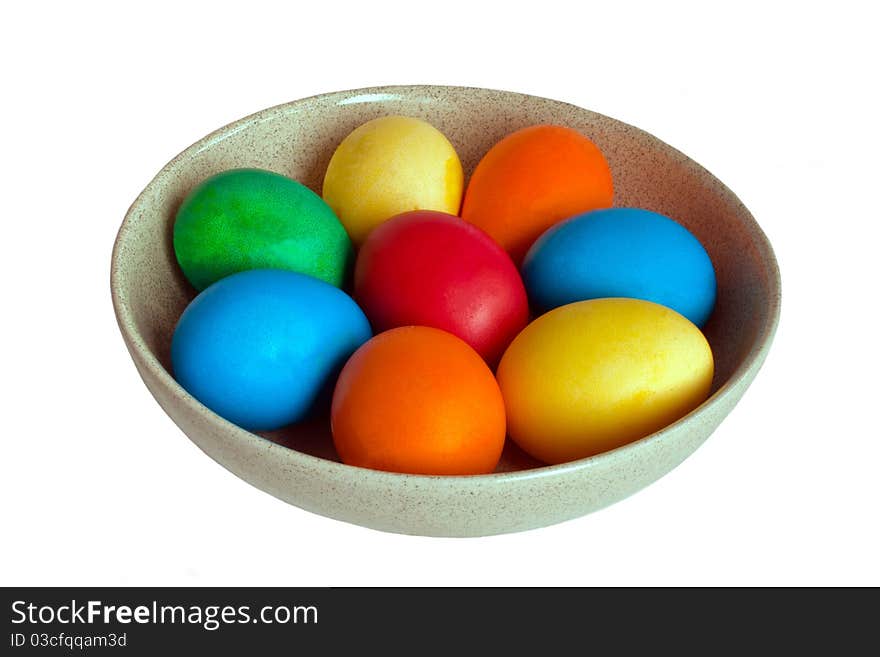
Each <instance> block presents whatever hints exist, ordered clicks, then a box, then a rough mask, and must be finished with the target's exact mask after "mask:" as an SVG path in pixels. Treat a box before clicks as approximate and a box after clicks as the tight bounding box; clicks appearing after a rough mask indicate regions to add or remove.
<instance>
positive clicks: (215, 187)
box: [174, 169, 354, 290]
mask: <svg viewBox="0 0 880 657" xmlns="http://www.w3.org/2000/svg"><path fill="white" fill-rule="evenodd" d="M174 252H175V255H176V256H177V261H178V263H179V264H180V268H181V269H182V270H183V273H184V275H185V276H186V278H187V279H188V280H189V282H190V283H192V285H193V287H195V288H196V289H197V290H203V289H205V288H206V287H208V286H209V285H211V284H212V283H214V282H216V281H218V280H220V279H221V278H224V277H225V276H229V275H230V274H234V273H236V272H240V271H247V270H249V269H265V268H271V269H288V270H290V271H296V272H300V273H302V274H308V275H309V276H314V277H316V278H319V279H321V280H323V281H326V282H327V283H330V284H331V285H335V286H337V287H339V286H342V285H343V284H344V282H345V280H346V276H347V274H348V272H349V269H350V266H351V263H352V261H353V259H354V252H353V249H352V245H351V241H350V240H349V239H348V235H347V234H346V232H345V229H344V228H343V227H342V224H340V223H339V220H338V219H337V218H336V215H334V214H333V210H331V209H330V207H329V206H328V205H327V204H326V203H324V201H323V200H322V199H321V197H320V196H318V195H317V194H315V193H314V192H313V191H312V190H310V189H309V188H308V187H306V186H305V185H302V184H300V183H298V182H297V181H295V180H292V179H291V178H287V177H286V176H282V175H280V174H277V173H273V172H272V171H265V170H262V169H231V170H229V171H224V172H222V173H218V174H217V175H215V176H212V177H210V178H208V179H207V180H205V181H203V182H202V183H201V184H200V185H198V186H197V187H196V188H195V189H193V190H192V191H191V192H190V193H189V194H188V195H187V197H186V198H185V199H184V201H183V203H182V204H181V206H180V208H179V209H178V211H177V215H176V218H175V221H174Z"/></svg>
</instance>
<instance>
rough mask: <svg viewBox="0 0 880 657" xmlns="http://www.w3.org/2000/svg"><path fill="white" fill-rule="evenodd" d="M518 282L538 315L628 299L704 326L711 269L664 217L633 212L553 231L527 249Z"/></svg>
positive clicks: (606, 213) (586, 217)
mask: <svg viewBox="0 0 880 657" xmlns="http://www.w3.org/2000/svg"><path fill="white" fill-rule="evenodd" d="M522 275H523V281H524V282H525V285H526V290H527V291H528V293H529V300H530V301H531V303H532V305H533V307H534V308H535V309H536V310H538V311H546V310H550V309H552V308H556V307H557V306H563V305H565V304H567V303H572V302H574V301H584V300H586V299H598V298H602V297H629V298H633V299H644V300H646V301H653V302H654V303H659V304H662V305H664V306H667V307H668V308H672V309H673V310H675V311H677V312H678V313H680V314H681V315H684V316H685V317H687V318H688V319H689V320H691V322H693V323H694V324H696V325H697V326H703V325H704V324H705V323H706V320H708V319H709V315H710V314H711V313H712V308H713V307H714V306H715V269H714V268H713V267H712V261H711V260H710V259H709V254H707V253H706V250H705V249H704V248H703V245H702V244H700V242H699V240H698V239H697V238H696V237H694V236H693V235H692V234H691V233H690V232H689V231H688V230H687V229H686V228H685V227H684V226H682V225H681V224H679V223H677V222H675V221H673V220H672V219H670V218H669V217H666V216H664V215H662V214H658V213H656V212H651V211H650V210H641V209H638V208H610V209H607V210H595V211H593V212H587V213H584V214H581V215H578V216H576V217H572V218H571V219H567V220H566V221H563V222H562V223H559V224H556V225H555V226H553V227H552V228H550V229H549V230H548V231H547V232H545V233H544V234H543V235H541V237H540V238H538V240H537V241H536V242H535V243H534V244H533V245H532V248H531V249H529V252H528V254H527V255H526V257H525V260H523V265H522Z"/></svg>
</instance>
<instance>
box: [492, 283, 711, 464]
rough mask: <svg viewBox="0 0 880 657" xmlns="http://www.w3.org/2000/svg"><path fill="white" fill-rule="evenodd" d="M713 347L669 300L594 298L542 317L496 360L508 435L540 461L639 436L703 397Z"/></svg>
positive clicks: (684, 411) (589, 451)
mask: <svg viewBox="0 0 880 657" xmlns="http://www.w3.org/2000/svg"><path fill="white" fill-rule="evenodd" d="M713 373H714V364H713V359H712V350H711V348H710V347H709V343H708V342H707V341H706V338H705V337H703V334H702V333H701V332H700V330H699V329H698V328H697V327H696V326H694V324H692V323H691V322H690V321H688V320H687V319H686V318H685V317H683V316H682V315H679V314H678V313H676V312H675V311H674V310H670V309H669V308H667V307H665V306H661V305H659V304H655V303H652V302H650V301H642V300H639V299H594V300H590V301H579V302H576V303H572V304H568V305H566V306H561V307H559V308H556V309H554V310H551V311H550V312H548V313H546V314H544V315H542V316H540V317H538V318H537V319H536V320H534V321H533V322H532V323H531V324H529V325H528V326H527V327H526V328H525V329H524V330H523V331H522V333H520V334H519V335H518V336H517V337H516V338H515V339H514V341H513V342H512V343H511V345H510V347H508V349H507V351H506V352H505V353H504V356H503V357H502V359H501V363H500V364H499V366H498V373H497V377H498V383H499V386H500V387H501V391H502V394H503V395H504V403H505V407H506V410H507V422H508V432H509V435H510V437H511V438H512V439H513V440H514V441H515V442H516V443H517V444H518V445H519V446H520V447H521V448H522V449H523V450H525V451H526V452H528V453H529V454H531V455H532V456H534V457H535V458H537V459H539V460H541V461H544V462H546V463H563V462H566V461H571V460H574V459H579V458H582V457H586V456H591V455H594V454H598V453H600V452H604V451H607V450H610V449H614V448H616V447H621V446H623V445H625V444H627V443H629V442H631V441H633V440H637V439H639V438H643V437H645V436H647V435H648V434H651V433H653V432H655V431H658V430H659V429H662V428H663V427H665V426H666V425H668V424H670V423H672V422H674V421H675V420H677V419H679V418H681V417H682V416H684V415H686V414H687V413H688V412H690V411H691V410H693V409H694V408H696V407H697V406H698V405H699V404H700V403H702V402H703V401H704V400H705V399H706V397H707V395H708V394H709V389H710V386H711V384H712V376H713Z"/></svg>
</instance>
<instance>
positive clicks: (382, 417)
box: [331, 326, 505, 475]
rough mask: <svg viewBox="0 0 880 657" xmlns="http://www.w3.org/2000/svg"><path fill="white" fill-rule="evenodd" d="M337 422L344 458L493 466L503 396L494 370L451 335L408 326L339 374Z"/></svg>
mask: <svg viewBox="0 0 880 657" xmlns="http://www.w3.org/2000/svg"><path fill="white" fill-rule="evenodd" d="M331 427H332V430H333V442H334V444H335V445H336V451H337V452H338V453H339V456H340V458H341V459H342V461H343V462H344V463H347V464H349V465H356V466H360V467H363V468H372V469H374V470H387V471H390V472H405V473H410V474H428V475H466V474H484V473H488V472H492V471H493V470H494V469H495V467H496V466H497V465H498V461H499V459H500V458H501V450H502V448H503V446H504V438H505V421H504V401H503V400H502V398H501V392H500V390H499V389H498V384H497V383H496V381H495V378H494V377H493V376H492V372H491V371H490V370H489V368H488V367H487V365H486V363H484V362H483V360H482V359H481V358H480V356H479V355H478V354H477V352H475V351H474V350H473V349H471V348H470V347H469V346H468V345H467V344H466V343H465V342H463V341H462V340H460V339H459V338H457V337H455V336H454V335H452V334H450V333H446V332H445V331H441V330H439V329H435V328H429V327H424V326H406V327H401V328H396V329H392V330H390V331H387V332H385V333H380V334H379V335H377V336H376V337H375V338H373V339H372V340H370V341H369V342H367V343H366V344H365V345H364V346H362V347H361V348H360V349H358V350H357V351H356V352H355V354H354V355H353V356H352V357H351V359H350V360H349V361H348V363H346V364H345V367H344V368H343V370H342V373H341V374H340V375H339V380H338V381H337V383H336V390H335V392H334V393H333V406H332V410H331Z"/></svg>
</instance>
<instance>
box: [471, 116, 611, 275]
mask: <svg viewBox="0 0 880 657" xmlns="http://www.w3.org/2000/svg"><path fill="white" fill-rule="evenodd" d="M613 195H614V189H613V185H612V182H611V170H610V169H609V168H608V163H607V162H606V161H605V157H604V156H603V155H602V152H601V151H600V150H599V148H598V147H597V146H596V145H595V144H594V143H593V142H592V141H590V140H589V139H587V137H585V136H584V135H582V134H581V133H579V132H577V131H576V130H572V129H571V128H566V127H563V126H557V125H537V126H531V127H529V128H523V129H522V130H518V131H516V132H514V133H513V134H510V135H508V136H507V137H505V138H504V139H502V140H501V141H499V142H498V143H497V144H495V145H494V146H493V147H492V148H491V149H489V152H487V153H486V154H485V155H484V156H483V159H482V160H480V162H479V164H477V167H476V169H474V173H473V175H472V176H471V180H470V182H469V183H468V187H467V191H466V192H465V196H464V202H463V203H462V208H461V216H462V218H463V219H465V221H469V222H471V223H473V224H474V225H476V226H479V227H480V228H482V229H483V230H485V231H486V232H487V233H489V235H491V236H492V237H493V238H494V239H495V240H496V241H497V242H498V243H499V244H500V245H501V246H502V247H504V248H505V249H506V250H507V252H508V253H509V254H510V255H511V257H512V258H513V259H514V261H515V262H516V263H517V264H519V262H520V261H521V260H522V258H523V256H524V255H525V253H526V251H527V250H528V248H529V247H530V246H531V245H532V242H534V241H535V240H536V239H537V238H538V236H539V235H540V234H541V233H543V232H544V231H545V230H547V229H548V228H549V227H550V226H552V225H553V224H555V223H557V222H559V221H562V220H563V219H567V218H569V217H571V216H573V215H576V214H580V213H582V212H586V211H588V210H595V209H597V208H607V207H610V206H611V201H612V197H613Z"/></svg>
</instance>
